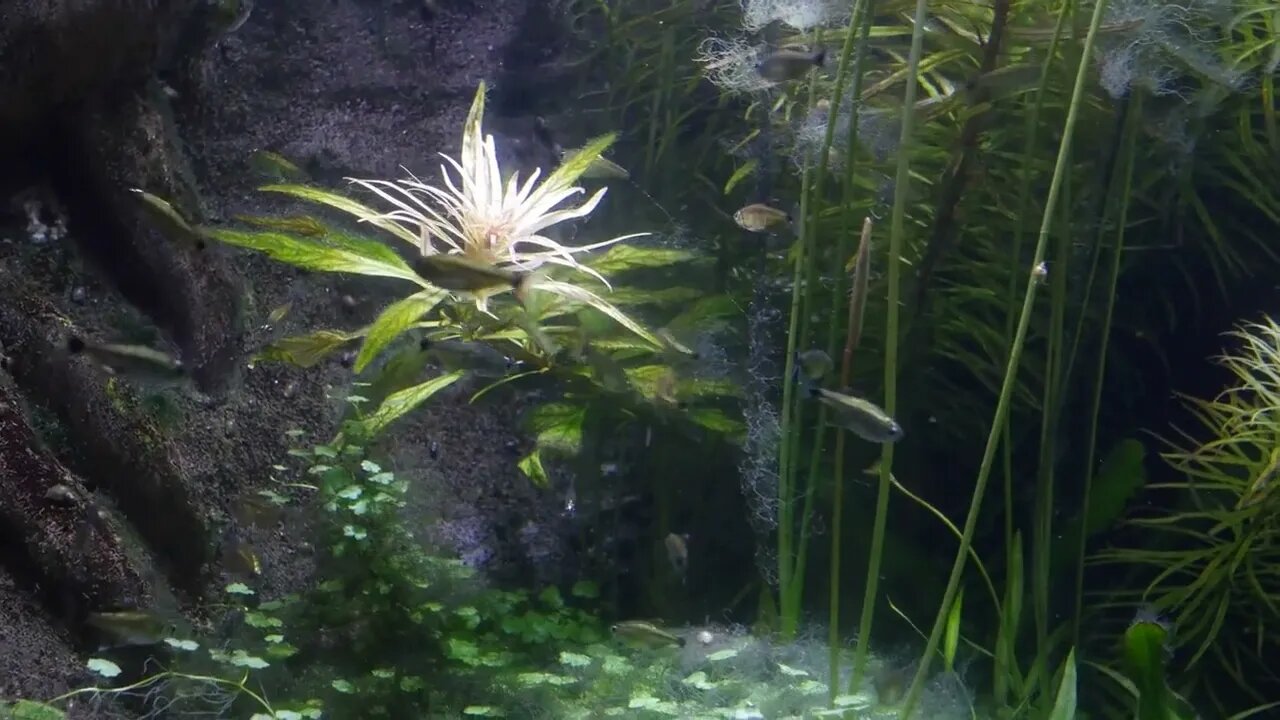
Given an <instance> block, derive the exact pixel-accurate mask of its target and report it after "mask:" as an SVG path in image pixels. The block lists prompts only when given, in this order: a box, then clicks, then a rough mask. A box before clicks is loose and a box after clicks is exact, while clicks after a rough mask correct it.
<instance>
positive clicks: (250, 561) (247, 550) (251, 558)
mask: <svg viewBox="0 0 1280 720" xmlns="http://www.w3.org/2000/svg"><path fill="white" fill-rule="evenodd" d="M222 566H223V567H224V568H226V570H227V572H228V573H230V574H232V575H236V576H239V577H246V578H256V577H258V576H259V575H261V574H262V562H261V561H260V560H259V559H258V554H257V553H256V552H254V550H253V546H252V545H250V544H249V543H248V541H246V540H244V538H242V537H240V535H239V533H237V532H235V531H234V530H231V531H229V532H228V533H227V534H226V536H224V537H223V540H222Z"/></svg>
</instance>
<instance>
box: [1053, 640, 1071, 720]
mask: <svg viewBox="0 0 1280 720" xmlns="http://www.w3.org/2000/svg"><path fill="white" fill-rule="evenodd" d="M1075 716H1076V651H1075V650H1074V649H1072V650H1071V652H1069V653H1067V661H1066V663H1065V664H1064V665H1063V668H1062V682H1061V684H1059V685H1058V697H1057V699H1056V700H1054V701H1053V711H1052V712H1050V713H1049V720H1075Z"/></svg>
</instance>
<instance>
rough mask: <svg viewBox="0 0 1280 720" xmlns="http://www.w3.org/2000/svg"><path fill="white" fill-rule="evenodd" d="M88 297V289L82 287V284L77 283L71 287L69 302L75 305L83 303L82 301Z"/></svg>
mask: <svg viewBox="0 0 1280 720" xmlns="http://www.w3.org/2000/svg"><path fill="white" fill-rule="evenodd" d="M88 298H89V291H88V290H85V289H84V286H83V285H77V286H75V287H73V288H71V302H73V303H75V304H77V305H83V304H84V301H85V300H87V299H88Z"/></svg>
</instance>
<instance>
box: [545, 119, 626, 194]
mask: <svg viewBox="0 0 1280 720" xmlns="http://www.w3.org/2000/svg"><path fill="white" fill-rule="evenodd" d="M617 137H618V136H617V134H616V133H609V134H607V135H601V136H600V137H598V138H595V139H594V140H592V141H591V142H589V143H587V144H586V145H585V146H583V147H582V149H581V150H578V151H577V152H574V153H570V154H569V156H568V157H566V158H565V159H564V161H563V162H561V163H560V167H557V168H556V170H555V172H553V173H551V175H549V176H548V177H547V179H546V180H545V181H543V183H542V185H541V188H539V189H542V188H545V189H547V190H556V189H560V188H568V187H571V186H572V185H573V184H574V183H575V182H577V181H578V178H580V177H582V174H583V173H585V172H586V171H587V170H588V169H589V168H590V167H591V164H592V163H594V162H595V161H596V158H598V157H600V156H601V155H602V154H604V151H605V150H608V149H609V146H610V145H612V144H613V141H614V140H616V139H617Z"/></svg>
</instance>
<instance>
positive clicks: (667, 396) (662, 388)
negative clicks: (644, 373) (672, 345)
mask: <svg viewBox="0 0 1280 720" xmlns="http://www.w3.org/2000/svg"><path fill="white" fill-rule="evenodd" d="M653 399H654V400H657V401H658V402H660V403H663V404H664V405H671V406H673V407H680V406H681V405H682V403H681V402H680V397H679V378H677V377H676V374H675V372H674V371H672V370H670V369H668V370H667V371H666V372H664V373H662V374H661V375H659V376H658V378H657V379H656V380H655V381H654V383H653Z"/></svg>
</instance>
